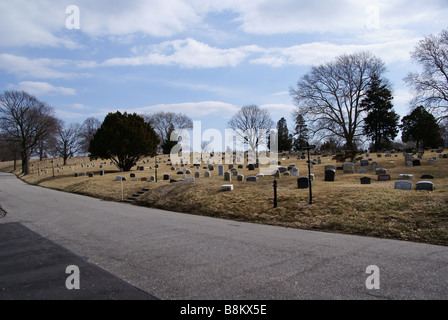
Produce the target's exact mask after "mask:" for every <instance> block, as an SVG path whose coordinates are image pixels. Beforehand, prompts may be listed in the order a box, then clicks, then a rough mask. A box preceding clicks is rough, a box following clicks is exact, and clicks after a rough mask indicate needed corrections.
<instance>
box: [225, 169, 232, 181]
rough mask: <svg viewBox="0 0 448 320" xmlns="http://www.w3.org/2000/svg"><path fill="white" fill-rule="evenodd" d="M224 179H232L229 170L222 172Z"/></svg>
mask: <svg viewBox="0 0 448 320" xmlns="http://www.w3.org/2000/svg"><path fill="white" fill-rule="evenodd" d="M224 181H232V174H231V173H230V172H229V171H226V172H225V173H224Z"/></svg>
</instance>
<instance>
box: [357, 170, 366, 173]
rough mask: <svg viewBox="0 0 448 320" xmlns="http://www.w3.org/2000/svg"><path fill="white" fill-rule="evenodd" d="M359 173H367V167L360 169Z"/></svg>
mask: <svg viewBox="0 0 448 320" xmlns="http://www.w3.org/2000/svg"><path fill="white" fill-rule="evenodd" d="M358 173H367V169H358Z"/></svg>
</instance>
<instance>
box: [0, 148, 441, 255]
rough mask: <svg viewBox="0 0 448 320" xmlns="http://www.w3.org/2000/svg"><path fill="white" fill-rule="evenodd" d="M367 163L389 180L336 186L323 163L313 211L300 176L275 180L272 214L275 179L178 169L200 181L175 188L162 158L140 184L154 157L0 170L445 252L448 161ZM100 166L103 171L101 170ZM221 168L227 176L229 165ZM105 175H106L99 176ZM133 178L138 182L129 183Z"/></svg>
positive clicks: (339, 179) (327, 160) (303, 168)
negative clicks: (125, 168)
mask: <svg viewBox="0 0 448 320" xmlns="http://www.w3.org/2000/svg"><path fill="white" fill-rule="evenodd" d="M370 157H371V158H372V161H376V162H377V163H378V165H379V168H385V169H387V174H389V175H390V176H391V181H378V179H377V176H376V174H375V172H373V171H372V170H371V169H370V166H368V167H360V166H357V167H356V168H355V172H357V170H358V169H361V168H362V169H367V173H355V174H344V173H343V171H341V170H337V171H336V177H335V181H334V182H325V181H324V166H325V165H327V164H333V165H336V166H342V165H341V164H337V163H336V162H335V161H333V160H332V158H331V157H322V158H321V159H322V163H321V164H316V165H314V166H313V168H312V169H311V170H312V171H311V173H312V174H314V175H315V180H314V181H313V182H312V192H313V201H314V204H309V190H308V189H298V187H297V177H292V176H283V175H282V176H281V177H280V178H277V179H276V180H277V182H278V190H277V192H278V206H277V208H274V188H273V181H274V177H273V176H270V175H265V176H264V177H261V178H260V179H259V181H258V182H246V181H245V180H244V181H242V182H239V181H236V180H237V179H236V176H232V181H231V182H225V181H224V178H223V176H219V175H218V168H217V166H215V167H216V168H215V170H214V171H211V177H210V178H204V172H205V171H207V170H205V169H204V168H203V167H204V166H206V165H205V164H201V167H200V169H199V170H197V169H196V168H191V166H190V165H186V166H185V167H180V166H177V168H179V169H181V170H182V169H184V168H185V169H188V170H190V171H191V174H188V175H187V177H190V178H191V177H194V173H195V172H196V171H199V172H200V178H199V179H195V181H191V182H186V181H182V182H177V183H170V182H169V181H163V180H162V177H163V174H170V175H171V178H177V179H181V176H180V175H177V171H178V170H174V171H173V170H171V167H172V164H171V163H170V161H169V156H168V155H165V156H159V157H158V159H159V161H160V163H159V169H158V173H157V177H158V182H157V183H156V182H144V181H141V180H140V179H141V178H143V177H145V178H148V179H149V178H150V177H151V176H153V175H155V170H154V168H153V166H154V159H153V158H151V159H145V163H143V161H141V162H140V163H138V166H144V167H145V170H144V171H137V167H135V168H134V170H133V171H131V172H127V173H120V172H119V171H118V170H117V168H116V167H114V166H112V165H110V163H109V162H108V161H104V160H103V161H97V162H96V163H95V164H94V165H95V166H93V163H92V162H90V161H89V160H88V158H76V159H70V160H69V163H68V164H67V165H66V166H63V165H62V161H61V160H60V159H55V160H54V162H53V163H52V162H51V160H50V159H46V160H44V161H42V162H39V161H36V160H33V162H32V170H31V171H32V173H31V174H30V175H27V176H22V175H21V174H19V171H18V170H16V171H14V170H13V167H12V164H11V163H0V170H2V171H6V172H14V173H15V174H17V175H18V176H19V177H20V178H21V179H23V180H24V181H26V182H28V183H30V184H36V185H39V186H42V187H46V188H54V189H58V190H63V191H66V192H73V193H78V194H83V195H88V196H92V197H98V198H102V199H105V200H111V201H121V200H122V199H126V198H128V197H130V196H132V195H133V194H135V193H136V192H138V191H140V190H142V189H143V188H149V191H147V192H145V193H144V194H142V195H141V196H139V197H138V198H137V200H136V201H135V204H136V205H140V206H147V207H153V208H159V209H166V210H171V211H176V212H182V213H188V214H195V215H204V216H212V217H217V218H223V219H230V220H238V221H247V222H253V223H262V224H270V225H277V226H283V227H289V228H300V229H307V230H318V231H326V232H336V233H345V234H356V235H362V236H369V237H379V238H389V239H398V240H406V241H415V242H424V243H432V244H437V245H444V246H446V245H448V197H447V195H448V193H447V191H448V159H442V158H439V154H438V153H436V152H431V150H429V151H426V152H425V154H424V155H423V158H422V160H421V166H413V167H407V166H405V161H404V157H403V155H402V154H401V153H395V154H392V157H385V155H384V154H382V156H381V157H377V155H376V154H370ZM432 157H436V159H437V161H436V162H428V161H427V160H428V159H429V158H432ZM316 158H317V156H315V159H316ZM279 160H280V161H281V163H282V166H288V165H289V164H292V163H294V164H296V167H297V168H299V172H300V176H306V175H307V174H308V170H307V164H306V160H298V159H297V157H296V156H293V155H291V156H290V158H289V159H288V158H286V157H285V158H283V159H279ZM372 161H371V162H372ZM100 163H102V166H103V168H101V169H100V168H99V166H100ZM81 165H82V167H81ZM87 166H88V167H87ZM38 168H39V169H38ZM224 168H225V171H228V165H227V164H224ZM45 170H46V172H45ZM102 170H105V174H104V175H103V176H100V174H99V172H100V171H102ZM53 172H54V173H53ZM89 172H92V173H94V176H93V177H88V176H79V177H75V173H78V174H81V173H89ZM131 173H133V174H135V176H136V178H135V179H137V180H138V181H132V180H133V178H131V177H130V174H131ZM238 173H240V174H243V175H244V176H245V177H248V176H250V175H256V174H257V173H258V170H255V171H249V170H248V169H247V168H246V165H244V168H243V169H239V170H238ZM400 174H412V175H413V179H411V180H408V181H411V182H412V183H413V190H408V191H404V190H395V188H394V185H395V181H396V180H399V175H400ZM424 174H429V175H432V176H434V180H431V181H432V182H433V183H434V185H435V190H434V191H420V190H419V191H417V190H415V186H416V184H417V183H418V182H419V181H422V179H421V176H422V175H424ZM116 176H124V177H126V178H127V181H124V182H123V183H121V182H120V181H114V180H115V177H116ZM365 176H367V177H370V178H372V183H371V184H368V185H362V184H361V183H360V178H362V177H365ZM135 179H134V180H135ZM224 184H232V185H233V186H234V190H233V191H227V192H224V191H222V190H221V187H222V185H224ZM122 187H123V189H122ZM122 190H123V192H122ZM130 205H131V204H130Z"/></svg>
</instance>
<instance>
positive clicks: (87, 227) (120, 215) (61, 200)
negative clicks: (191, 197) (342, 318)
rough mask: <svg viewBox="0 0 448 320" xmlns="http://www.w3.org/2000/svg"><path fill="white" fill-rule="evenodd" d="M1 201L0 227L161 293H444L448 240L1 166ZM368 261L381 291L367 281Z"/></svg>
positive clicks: (220, 296) (266, 296)
mask: <svg viewBox="0 0 448 320" xmlns="http://www.w3.org/2000/svg"><path fill="white" fill-rule="evenodd" d="M113 185H114V184H113V182H112V181H111V187H113ZM117 187H118V185H117ZM0 206H1V207H2V208H3V209H4V210H5V211H6V212H7V214H6V216H5V217H3V218H0V223H1V224H7V223H13V224H14V225H16V224H17V223H19V224H20V225H23V226H24V227H26V228H29V229H30V230H33V231H34V232H36V233H38V234H39V235H41V236H42V237H45V238H46V239H48V240H50V241H52V242H54V243H55V244H57V245H58V246H62V247H64V248H66V249H68V250H70V251H72V252H73V253H75V254H76V255H78V256H79V257H82V258H83V259H84V261H85V262H87V263H89V264H94V265H97V266H99V267H100V268H102V269H104V270H106V271H107V272H109V273H111V274H113V275H115V276H116V277H118V278H120V279H122V280H123V281H125V282H127V283H129V284H130V285H131V286H135V287H137V288H139V289H141V290H143V291H145V292H147V293H149V294H150V295H151V296H155V297H157V298H159V299H169V300H171V299H176V300H177V299H181V300H190V299H191V300H196V299H205V300H210V299H214V300H228V299H236V300H239V299H244V300H246V299H249V300H259V299H261V300H302V299H447V298H448V247H441V246H433V245H424V244H416V243H408V242H402V241H391V240H381V239H373V238H365V237H357V236H347V235H337V234H329V233H320V232H311V231H303V230H295V229H287V228H282V227H274V226H264V225H256V224H249V223H239V222H233V221H228V220H221V219H214V218H208V217H199V216H193V215H186V214H179V213H174V212H166V211H161V210H153V209H148V208H141V207H137V206H133V205H129V204H122V203H112V202H106V201H101V200H98V199H93V198H89V197H84V196H79V195H74V194H67V193H63V192H57V191H53V190H48V189H44V188H40V187H36V186H30V185H27V184H25V183H23V182H22V181H20V180H18V179H17V178H16V177H15V176H13V175H10V174H5V173H0ZM0 251H1V247H0ZM371 265H375V266H377V267H378V268H379V284H380V289H379V290H377V289H371V290H369V289H367V287H366V279H367V278H368V277H369V276H370V274H367V273H366V269H367V267H368V266H371ZM0 272H2V270H0ZM83 272H84V271H83V267H82V266H80V277H81V285H82V279H83ZM0 276H1V274H0ZM65 276H67V275H65ZM0 287H1V284H0Z"/></svg>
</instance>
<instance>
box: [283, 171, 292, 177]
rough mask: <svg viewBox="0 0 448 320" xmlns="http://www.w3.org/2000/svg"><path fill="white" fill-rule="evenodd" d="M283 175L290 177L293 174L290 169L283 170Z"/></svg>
mask: <svg viewBox="0 0 448 320" xmlns="http://www.w3.org/2000/svg"><path fill="white" fill-rule="evenodd" d="M283 175H284V176H287V177H289V176H290V175H291V174H290V173H289V172H288V171H286V172H283Z"/></svg>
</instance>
